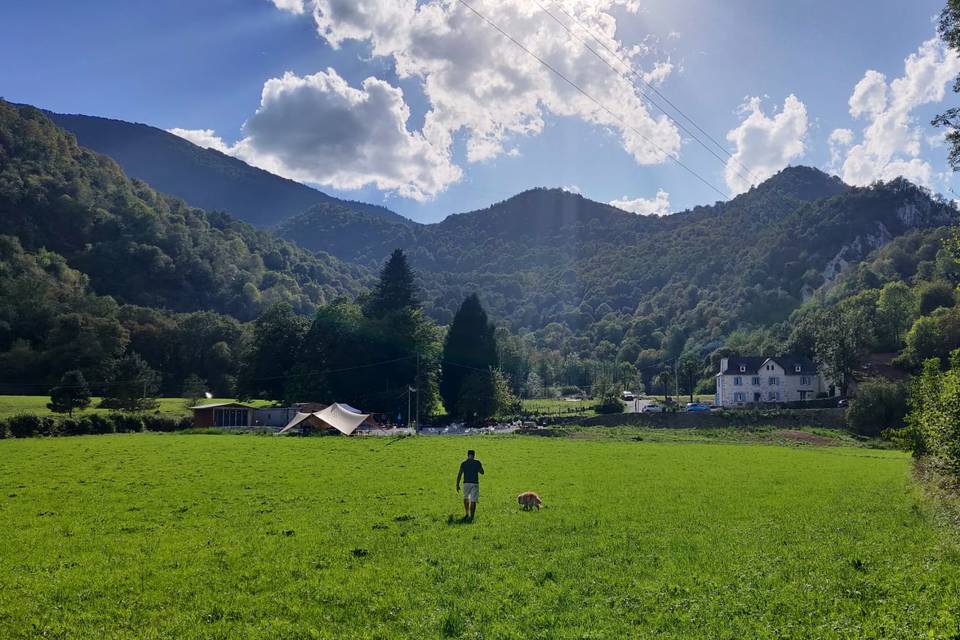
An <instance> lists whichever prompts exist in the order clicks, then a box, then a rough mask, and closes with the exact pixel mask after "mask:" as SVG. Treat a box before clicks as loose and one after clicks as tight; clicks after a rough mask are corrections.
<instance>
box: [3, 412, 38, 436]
mask: <svg viewBox="0 0 960 640" xmlns="http://www.w3.org/2000/svg"><path fill="white" fill-rule="evenodd" d="M7 426H8V427H9V429H10V433H11V434H12V435H13V437H14V438H31V437H33V436H37V435H41V434H42V433H43V428H44V425H43V420H42V419H41V418H40V416H37V415H33V414H30V413H20V414H17V415H15V416H13V417H11V418H9V419H8V420H7Z"/></svg>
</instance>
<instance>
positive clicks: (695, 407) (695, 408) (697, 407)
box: [687, 402, 710, 411]
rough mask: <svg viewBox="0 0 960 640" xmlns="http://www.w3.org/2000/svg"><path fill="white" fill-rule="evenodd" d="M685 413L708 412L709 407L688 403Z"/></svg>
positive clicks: (698, 403)
mask: <svg viewBox="0 0 960 640" xmlns="http://www.w3.org/2000/svg"><path fill="white" fill-rule="evenodd" d="M687 411H710V406H709V405H706V404H703V403H702V402H688V403H687Z"/></svg>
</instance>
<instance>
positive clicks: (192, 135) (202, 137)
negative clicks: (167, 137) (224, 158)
mask: <svg viewBox="0 0 960 640" xmlns="http://www.w3.org/2000/svg"><path fill="white" fill-rule="evenodd" d="M167 132H168V133H172V134H173V135H175V136H180V137H181V138H183V139H185V140H189V141H190V142H192V143H193V144H195V145H197V146H198V147H203V148H204V149H215V150H217V151H220V152H222V153H230V152H231V148H230V145H228V144H227V143H226V142H224V141H223V139H222V138H221V137H220V136H218V135H217V133H216V132H215V131H214V130H213V129H179V128H174V129H167Z"/></svg>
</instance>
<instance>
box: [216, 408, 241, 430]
mask: <svg viewBox="0 0 960 640" xmlns="http://www.w3.org/2000/svg"><path fill="white" fill-rule="evenodd" d="M213 422H214V424H216V426H218V427H246V426H248V425H247V410H246V409H215V410H214V411H213Z"/></svg>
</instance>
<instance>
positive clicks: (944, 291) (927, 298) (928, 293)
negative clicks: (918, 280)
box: [917, 282, 956, 316]
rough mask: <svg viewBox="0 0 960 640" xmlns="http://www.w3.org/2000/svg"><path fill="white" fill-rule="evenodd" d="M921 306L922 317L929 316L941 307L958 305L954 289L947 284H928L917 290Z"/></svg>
mask: <svg viewBox="0 0 960 640" xmlns="http://www.w3.org/2000/svg"><path fill="white" fill-rule="evenodd" d="M917 298H918V301H919V305H920V315H922V316H927V315H930V314H931V313H933V312H934V311H936V310H937V309H939V308H941V307H952V306H954V305H955V304H956V297H955V294H954V292H953V287H952V286H950V285H949V284H948V283H946V282H927V283H924V284H923V285H921V286H920V287H919V289H918V290H917Z"/></svg>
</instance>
